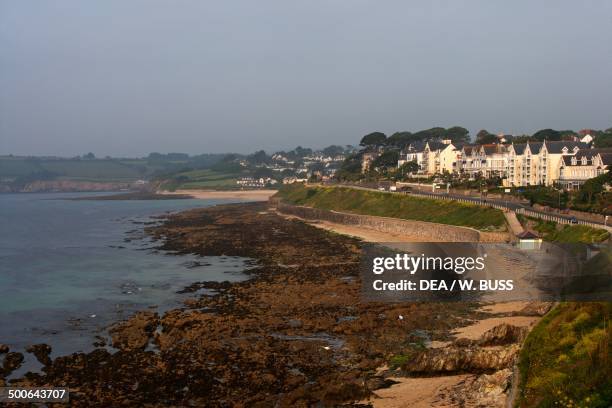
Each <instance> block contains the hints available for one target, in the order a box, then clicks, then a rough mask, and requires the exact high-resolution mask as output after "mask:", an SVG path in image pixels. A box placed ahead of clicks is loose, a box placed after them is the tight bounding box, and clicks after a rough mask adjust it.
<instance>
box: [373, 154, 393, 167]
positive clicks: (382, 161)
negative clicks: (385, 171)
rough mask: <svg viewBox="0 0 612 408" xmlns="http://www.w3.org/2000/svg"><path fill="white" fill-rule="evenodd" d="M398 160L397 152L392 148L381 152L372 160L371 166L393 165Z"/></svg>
mask: <svg viewBox="0 0 612 408" xmlns="http://www.w3.org/2000/svg"><path fill="white" fill-rule="evenodd" d="M398 160H399V153H398V152H397V151H394V150H388V151H386V152H383V153H382V154H381V155H380V156H378V157H377V158H376V159H374V161H373V162H372V168H376V167H391V166H392V167H395V166H397V161H398Z"/></svg>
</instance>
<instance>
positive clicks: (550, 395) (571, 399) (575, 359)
mask: <svg viewBox="0 0 612 408" xmlns="http://www.w3.org/2000/svg"><path fill="white" fill-rule="evenodd" d="M611 316H612V303H610V302H601V303H562V304H560V305H559V306H557V307H556V308H555V309H554V310H553V311H551V312H550V313H549V314H548V315H546V316H545V317H544V318H543V319H542V320H541V321H540V323H539V324H538V325H537V326H536V327H535V328H534V329H533V330H532V331H531V333H530V334H529V336H528V337H527V340H526V341H525V344H524V345H523V349H522V350H521V354H520V360H519V369H520V372H521V388H520V394H519V397H518V398H517V401H516V406H520V407H532V406H538V407H559V406H565V407H570V406H574V407H609V406H611V404H612V364H611V362H610V359H609V350H610V346H611V344H610V341H611V339H612V336H611V334H612V330H611V328H610V317H611Z"/></svg>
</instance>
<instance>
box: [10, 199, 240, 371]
mask: <svg viewBox="0 0 612 408" xmlns="http://www.w3.org/2000/svg"><path fill="white" fill-rule="evenodd" d="M83 195H95V194H74V193H71V194H69V193H62V194H0V343H5V344H8V345H9V346H10V347H11V349H12V350H14V351H22V350H23V349H24V348H25V347H26V346H27V345H30V344H36V343H47V344H49V345H51V346H52V348H53V353H52V356H57V355H62V354H68V353H72V352H75V351H89V350H91V349H93V345H92V343H93V342H94V341H95V340H96V336H101V337H103V338H107V337H106V336H107V334H106V330H105V328H106V327H107V326H108V325H109V324H110V323H112V322H114V321H116V320H118V319H122V318H125V317H126V316H128V315H129V314H130V313H132V312H133V311H135V310H142V309H150V310H157V311H160V312H163V311H165V310H167V309H168V308H171V307H175V306H177V305H179V304H180V303H181V301H182V300H184V298H185V297H187V296H188V295H180V294H177V293H176V292H177V290H180V289H182V288H183V287H185V286H187V285H188V284H190V283H193V282H196V281H202V280H217V281H222V280H229V281H236V280H242V279H245V278H246V277H245V275H244V274H243V273H242V272H243V271H244V269H245V268H246V267H247V266H246V262H247V261H248V260H246V259H244V258H235V257H205V258H199V257H195V256H175V255H171V254H165V253H159V252H157V251H155V250H154V249H153V246H154V244H153V243H152V242H150V241H149V240H148V239H146V238H145V237H144V236H143V234H142V230H143V228H144V226H145V225H146V224H144V223H147V222H151V221H152V219H151V218H150V217H151V216H156V215H161V214H164V213H167V212H175V211H180V210H184V209H188V208H194V207H205V206H211V205H215V204H221V203H227V202H236V200H195V199H194V200H146V201H71V200H66V199H65V198H69V197H75V196H83ZM197 263H199V264H201V266H195V267H194V265H196V264H197ZM26 357H27V360H26V361H27V364H26V365H25V366H24V368H23V369H22V370H20V371H23V370H25V369H35V368H36V367H35V366H36V363H33V358H31V357H28V356H26Z"/></svg>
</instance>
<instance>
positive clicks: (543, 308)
mask: <svg viewBox="0 0 612 408" xmlns="http://www.w3.org/2000/svg"><path fill="white" fill-rule="evenodd" d="M552 307H553V303H551V302H539V301H534V302H530V303H528V304H527V306H525V307H524V308H523V309H522V310H520V311H519V312H517V313H516V314H517V315H520V316H544V315H545V314H546V313H548V311H549V310H550V309H551V308H552Z"/></svg>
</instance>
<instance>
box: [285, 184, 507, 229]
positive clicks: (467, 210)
mask: <svg viewBox="0 0 612 408" xmlns="http://www.w3.org/2000/svg"><path fill="white" fill-rule="evenodd" d="M278 194H279V196H280V197H281V198H283V199H284V200H286V201H288V202H291V203H294V204H298V205H307V206H311V207H316V208H322V209H327V210H336V211H345V212H353V213H357V214H367V215H377V216H383V217H394V218H403V219H410V220H419V221H429V222H437V223H441V224H451V225H460V226H465V227H472V228H476V229H479V230H485V231H487V230H503V229H505V219H504V215H503V213H502V212H501V211H500V210H496V209H493V208H482V207H479V206H476V205H471V204H463V203H458V202H454V201H440V200H432V199H427V198H420V197H410V196H406V195H401V194H389V193H381V192H377V191H366V190H357V189H351V188H341V187H304V186H302V185H292V186H285V187H283V188H282V189H281V190H279V193H278Z"/></svg>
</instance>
